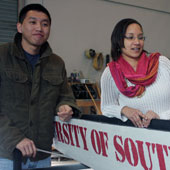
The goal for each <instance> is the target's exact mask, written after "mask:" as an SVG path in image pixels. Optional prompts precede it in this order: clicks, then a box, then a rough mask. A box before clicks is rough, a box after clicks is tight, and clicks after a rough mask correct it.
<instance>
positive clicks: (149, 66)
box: [108, 52, 160, 97]
mask: <svg viewBox="0 0 170 170" xmlns="http://www.w3.org/2000/svg"><path fill="white" fill-rule="evenodd" d="M159 56H160V54H159V53H152V54H151V55H150V56H146V53H145V52H143V53H142V55H141V57H140V59H139V61H138V65H137V69H136V72H135V71H134V69H133V68H132V66H131V65H130V64H129V63H128V62H127V61H125V60H124V59H123V57H122V56H120V58H119V59H118V61H112V62H110V63H109V64H108V65H109V68H110V72H111V74H112V77H113V78H114V81H115V83H116V86H117V87H118V89H119V90H120V92H121V93H123V94H124V95H125V96H128V97H135V96H140V95H142V93H143V92H144V91H145V86H148V85H150V84H152V83H153V82H154V81H155V79H156V76H157V72H158V65H159ZM125 79H127V80H129V81H130V82H131V83H133V84H134V85H135V86H130V87H128V86H127V83H126V81H125Z"/></svg>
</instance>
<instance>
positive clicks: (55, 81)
mask: <svg viewBox="0 0 170 170" xmlns="http://www.w3.org/2000/svg"><path fill="white" fill-rule="evenodd" d="M42 77H43V79H44V80H45V81H47V82H48V83H49V84H51V85H53V86H57V85H60V84H62V83H63V79H62V77H61V76H56V75H51V74H44V75H43V76H42Z"/></svg>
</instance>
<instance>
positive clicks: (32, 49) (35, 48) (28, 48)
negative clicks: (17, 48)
mask: <svg viewBox="0 0 170 170" xmlns="http://www.w3.org/2000/svg"><path fill="white" fill-rule="evenodd" d="M21 44H22V48H23V49H24V51H26V52H27V53H29V54H31V55H36V54H39V52H40V48H41V46H34V45H28V44H27V43H25V42H24V41H22V42H21Z"/></svg>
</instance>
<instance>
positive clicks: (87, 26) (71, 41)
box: [26, 0, 170, 81]
mask: <svg viewBox="0 0 170 170" xmlns="http://www.w3.org/2000/svg"><path fill="white" fill-rule="evenodd" d="M158 1H159V2H160V4H162V3H165V2H163V1H162V0H157V2H158ZM164 1H165V0H164ZM33 2H36V3H37V2H38V3H42V4H43V5H44V6H45V7H46V8H47V9H48V10H49V11H50V13H51V16H52V29H51V36H50V38H49V42H50V44H51V46H52V48H53V51H54V52H55V53H57V54H58V55H60V56H61V57H62V58H63V59H64V61H65V63H66V69H67V72H68V75H70V73H71V72H72V71H73V70H74V69H76V70H77V71H80V70H81V71H82V72H83V74H84V76H85V77H86V78H90V79H95V80H98V81H99V79H100V76H101V74H102V71H103V70H102V71H96V70H95V69H94V68H93V67H92V61H91V60H90V59H87V58H86V57H85V56H84V51H85V50H86V49H90V48H93V49H95V50H96V51H97V52H103V54H104V56H105V55H106V54H108V53H110V46H111V45H110V36H111V32H112V30H113V27H114V26H115V24H116V23H117V22H118V21H119V20H120V19H123V18H127V17H128V18H129V17H130V18H134V19H136V20H138V21H139V22H140V23H141V24H142V25H143V28H144V32H145V35H146V41H145V49H146V50H148V51H149V52H156V51H159V52H160V53H162V54H163V55H166V56H167V57H170V45H169V40H170V32H169V30H170V14H168V13H161V12H157V11H152V10H147V9H144V8H143V9H142V8H137V7H132V6H126V5H122V4H117V3H113V2H112V3H111V2H106V1H102V0H36V1H35V0H34V1H33V0H27V1H26V4H28V3H33ZM167 2H168V0H167Z"/></svg>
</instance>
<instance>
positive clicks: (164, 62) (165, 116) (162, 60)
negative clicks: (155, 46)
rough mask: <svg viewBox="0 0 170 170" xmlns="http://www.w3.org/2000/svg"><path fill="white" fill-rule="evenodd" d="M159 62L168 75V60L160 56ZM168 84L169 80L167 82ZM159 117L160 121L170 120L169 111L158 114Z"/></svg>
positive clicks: (169, 72) (169, 69) (169, 61)
mask: <svg viewBox="0 0 170 170" xmlns="http://www.w3.org/2000/svg"><path fill="white" fill-rule="evenodd" d="M159 62H160V65H161V67H163V68H164V69H165V70H166V71H167V72H168V74H169V75H170V60H169V59H168V58H167V57H165V56H160V59H159ZM167 83H168V80H167ZM169 83H170V80H169ZM169 97H170V96H169ZM169 101H170V100H169ZM167 102H168V101H167ZM167 104H168V105H170V103H167ZM159 116H160V119H165V120H170V110H166V111H164V112H161V113H159Z"/></svg>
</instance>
